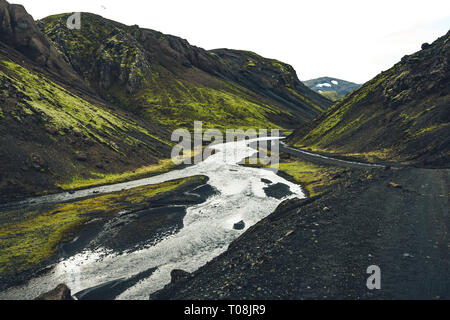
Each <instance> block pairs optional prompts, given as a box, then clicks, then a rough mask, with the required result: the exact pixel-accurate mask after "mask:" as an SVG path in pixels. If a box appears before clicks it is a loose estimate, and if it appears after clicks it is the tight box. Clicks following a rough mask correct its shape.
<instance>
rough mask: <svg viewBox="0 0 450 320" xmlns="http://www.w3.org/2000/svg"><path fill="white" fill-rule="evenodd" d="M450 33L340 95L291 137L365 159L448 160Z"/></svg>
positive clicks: (440, 162)
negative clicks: (448, 38)
mask: <svg viewBox="0 0 450 320" xmlns="http://www.w3.org/2000/svg"><path fill="white" fill-rule="evenodd" d="M444 38H445V37H444ZM444 38H440V39H438V40H436V41H435V43H433V45H431V46H430V47H428V48H427V49H424V50H422V51H419V52H417V53H415V54H413V55H411V56H405V57H404V58H403V59H402V61H401V62H399V63H397V64H396V65H395V66H393V67H392V68H390V69H389V70H387V71H385V72H382V73H381V74H379V75H378V76H377V77H375V78H374V79H373V80H371V81H369V82H368V83H366V84H365V85H363V86H362V87H361V88H359V89H357V90H356V91H354V92H352V93H351V94H349V95H347V96H346V97H345V98H344V99H343V100H341V101H338V102H337V103H336V104H334V105H333V106H332V107H331V108H330V109H328V110H327V111H326V112H324V113H323V114H321V115H320V116H318V117H317V118H316V119H315V120H314V121H313V122H311V123H310V124H308V126H305V127H303V128H299V129H298V130H296V131H295V132H294V134H293V135H292V136H291V137H289V138H288V141H289V143H291V144H293V145H295V146H297V147H301V148H309V149H312V150H316V151H323V152H327V153H335V154H340V155H350V154H351V155H352V156H355V157H358V158H362V159H365V160H368V159H372V160H392V161H400V162H404V163H406V164H414V163H418V162H421V163H425V164H427V165H429V164H430V165H431V164H432V163H436V164H438V165H443V164H444V163H447V164H448V161H447V160H445V158H446V157H448V156H449V155H450V151H449V146H448V143H447V142H445V141H448V139H449V138H450V126H449V121H448V119H449V118H450V114H449V112H450V110H449V108H448V97H449V91H448V90H449V88H448V79H449V74H450V71H449V68H448V65H446V64H445V61H446V57H447V58H448V55H449V52H450V45H449V44H448V43H444V42H445V41H443V39H444ZM430 70H434V71H433V72H432V73H433V74H432V75H431V74H430Z"/></svg>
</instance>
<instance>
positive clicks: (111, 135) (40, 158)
mask: <svg viewBox="0 0 450 320" xmlns="http://www.w3.org/2000/svg"><path fill="white" fill-rule="evenodd" d="M0 35H1V37H0V146H1V148H0V202H6V201H12V200H14V199H20V198H23V197H26V196H30V195H33V194H36V193H46V192H55V191H57V190H60V188H59V185H62V184H70V183H73V182H74V181H75V182H76V181H78V180H80V179H85V178H92V177H102V176H106V175H108V174H110V173H117V172H123V171H127V170H135V169H136V168H139V167H141V166H145V165H149V164H152V163H153V164H155V163H158V161H159V159H161V158H165V157H166V158H168V157H170V149H171V146H170V145H169V144H168V143H167V142H166V141H164V140H163V139H162V138H160V137H167V136H168V132H167V131H165V130H164V129H162V128H160V127H159V126H158V125H154V124H151V123H150V122H145V123H144V122H142V121H140V120H138V119H135V118H133V117H132V116H131V115H130V114H126V113H125V112H122V111H120V110H117V109H113V108H112V107H111V106H109V105H107V104H105V103H104V102H102V101H100V100H99V99H98V98H96V97H95V96H94V95H93V94H92V92H91V91H90V90H89V88H88V86H86V85H85V84H84V83H83V80H81V79H80V78H79V76H78V75H77V74H76V73H75V72H74V70H73V69H72V68H71V66H70V65H69V64H67V63H66V62H65V61H64V59H63V57H62V56H61V55H60V54H59V53H58V51H57V50H56V48H55V47H54V46H53V45H52V44H51V42H50V41H48V40H47V38H46V37H45V36H44V35H43V34H42V33H41V32H40V30H39V29H38V28H37V26H36V25H35V23H34V21H33V20H32V18H31V17H30V16H29V15H28V14H27V13H26V11H25V9H24V8H23V7H22V6H18V5H9V4H8V3H6V2H5V1H3V0H0ZM24 39H25V40H24ZM73 187H76V183H74V184H73Z"/></svg>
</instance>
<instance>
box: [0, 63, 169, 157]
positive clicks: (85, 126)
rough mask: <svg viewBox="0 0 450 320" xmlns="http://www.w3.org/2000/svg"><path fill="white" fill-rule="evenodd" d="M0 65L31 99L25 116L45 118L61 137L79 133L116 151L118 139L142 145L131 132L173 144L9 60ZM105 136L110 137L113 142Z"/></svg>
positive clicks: (26, 107) (17, 86) (25, 109)
mask: <svg viewBox="0 0 450 320" xmlns="http://www.w3.org/2000/svg"><path fill="white" fill-rule="evenodd" d="M0 65H2V66H4V67H6V68H8V69H9V70H10V71H13V72H14V73H15V75H16V76H14V79H13V78H12V77H11V76H8V75H6V74H5V73H3V72H1V70H0V74H1V75H2V76H3V77H6V78H8V79H10V80H12V81H13V83H14V84H15V87H16V89H18V90H19V91H21V92H22V93H24V94H25V95H26V96H27V97H28V101H27V102H28V104H27V105H26V106H25V105H24V108H23V109H24V112H25V113H26V114H31V113H33V112H36V113H41V114H45V118H46V119H47V123H49V124H50V125H51V126H53V127H55V128H56V129H57V130H58V131H59V132H60V134H62V133H63V132H64V131H66V130H72V129H76V130H79V131H80V132H81V133H83V134H84V135H85V136H86V137H91V138H93V139H94V140H96V141H98V142H100V143H102V144H105V145H107V146H108V147H109V148H111V149H113V150H115V151H118V150H117V148H116V146H115V143H113V142H112V140H113V139H117V138H118V139H120V140H122V141H123V142H124V143H126V144H129V145H134V146H138V145H140V144H142V141H140V140H138V139H136V138H133V137H132V136H130V134H129V133H130V132H137V133H142V134H145V135H147V136H148V137H151V138H152V139H154V140H158V141H160V142H163V143H165V144H169V143H168V142H166V141H164V140H162V139H160V138H159V137H157V136H154V135H152V134H150V133H149V132H148V131H147V130H146V129H144V128H142V127H140V126H138V125H136V124H135V123H133V122H131V121H130V120H127V119H124V118H121V117H120V116H118V115H114V114H112V113H110V112H108V111H107V110H106V109H103V108H99V107H97V106H94V105H93V104H91V103H89V102H87V101H86V100H83V99H81V98H80V97H77V96H74V95H73V94H72V93H70V92H69V91H67V90H66V89H64V88H63V87H61V86H59V85H57V84H55V83H54V82H52V81H50V80H48V79H47V78H45V77H43V76H42V75H38V74H36V73H34V72H31V71H29V70H27V69H25V68H23V67H21V66H20V65H18V64H16V63H14V62H11V61H8V60H3V61H0ZM30 108H31V109H33V110H31V109H30ZM18 120H19V121H20V120H21V119H20V118H19V119H18ZM105 136H109V137H110V138H111V140H108V139H107V138H105ZM169 145H170V144H169Z"/></svg>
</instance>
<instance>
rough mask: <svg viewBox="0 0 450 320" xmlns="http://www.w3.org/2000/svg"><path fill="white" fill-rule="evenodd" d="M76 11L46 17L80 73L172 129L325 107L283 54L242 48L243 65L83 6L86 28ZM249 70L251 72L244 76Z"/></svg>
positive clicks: (241, 122) (266, 120)
mask: <svg viewBox="0 0 450 320" xmlns="http://www.w3.org/2000/svg"><path fill="white" fill-rule="evenodd" d="M68 16H69V14H64V15H57V16H50V17H47V18H45V19H42V20H41V21H40V22H39V24H40V27H41V30H42V31H43V32H44V33H45V34H46V35H47V36H48V37H49V38H50V39H51V40H52V41H53V42H54V43H55V45H56V46H57V47H58V48H59V50H60V52H62V53H63V54H64V55H65V56H66V58H67V60H68V61H69V62H70V63H71V65H72V66H73V67H74V69H75V70H76V71H77V73H78V74H79V75H80V76H81V77H83V78H84V79H85V80H86V81H87V82H89V83H90V84H91V87H93V88H95V89H96V91H97V92H99V93H100V95H101V96H102V97H103V98H104V99H106V100H107V101H110V102H112V103H114V104H116V105H118V106H121V107H124V108H126V109H128V110H132V111H133V112H134V113H136V114H138V115H139V116H143V117H144V119H147V120H149V121H158V122H159V123H160V124H162V125H163V126H165V127H166V128H169V129H174V128H178V127H191V126H192V122H193V120H198V121H203V122H205V123H206V124H205V127H206V128H213V127H214V128H219V129H222V128H225V127H227V128H238V127H244V128H266V127H268V128H272V127H276V128H280V127H283V128H286V127H289V128H292V124H293V123H297V122H298V119H297V118H298V117H299V115H301V117H302V121H303V119H304V118H307V119H312V117H313V116H314V115H315V114H317V113H318V112H320V111H321V110H323V107H322V102H323V101H322V100H321V101H320V102H319V101H315V98H317V97H316V96H311V97H310V96H308V97H306V95H305V97H304V96H303V95H304V94H303V91H302V89H303V87H301V86H302V85H301V83H300V82H299V81H298V79H297V78H296V74H295V71H294V70H293V68H292V67H291V66H289V65H287V64H284V63H282V62H280V61H277V60H274V59H266V58H263V57H261V56H259V55H257V54H255V53H251V52H246V51H241V52H237V51H236V53H235V54H237V55H238V56H239V57H238V60H239V61H241V60H242V63H241V62H239V63H238V65H235V64H234V63H233V62H232V61H229V60H228V59H227V58H226V57H223V56H222V55H220V54H216V53H215V52H213V51H206V50H203V49H201V48H197V47H194V46H191V45H190V44H189V43H188V42H187V41H186V40H184V39H180V38H177V37H174V36H170V35H163V34H161V33H159V32H156V31H153V30H148V29H141V28H139V27H138V26H125V25H123V24H120V23H117V22H114V21H110V20H107V19H104V18H102V17H100V16H97V15H93V14H89V13H82V15H81V17H82V21H81V25H82V27H81V29H80V30H69V29H68V28H66V27H65V23H66V20H67V17H68ZM235 68H236V70H234V69H235ZM241 69H242V70H244V69H247V70H248V72H247V73H245V74H241V75H240V76H238V75H237V74H238V73H239V72H240V70H241ZM237 72H238V73H237ZM242 75H244V77H242ZM247 78H248V79H247ZM241 79H242V81H241ZM256 83H257V85H255V84H256ZM261 86H262V87H263V88H262V89H261V90H259V89H257V88H260V87H261ZM287 88H289V89H290V90H292V91H293V92H295V93H296V94H293V93H292V92H290V91H288V90H287ZM305 89H306V88H305ZM306 90H307V89H306ZM313 94H314V93H313ZM319 100H320V99H319ZM324 101H325V100H324ZM283 104H286V106H289V108H287V107H285V106H284V105H283ZM328 105H329V104H328V103H326V106H328ZM310 108H312V110H309V109H310ZM291 109H294V110H291ZM297 109H299V110H300V111H301V112H300V111H298V110H297ZM302 109H305V110H302ZM294 111H295V112H294ZM286 122H287V123H286ZM285 123H286V124H285Z"/></svg>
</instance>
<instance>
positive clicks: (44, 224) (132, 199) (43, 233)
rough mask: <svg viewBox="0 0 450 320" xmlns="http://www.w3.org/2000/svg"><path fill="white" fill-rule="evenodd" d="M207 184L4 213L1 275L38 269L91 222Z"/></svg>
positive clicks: (167, 185) (177, 183) (168, 185)
mask: <svg viewBox="0 0 450 320" xmlns="http://www.w3.org/2000/svg"><path fill="white" fill-rule="evenodd" d="M206 181H207V178H206V177H204V176H194V177H189V178H184V179H178V180H173V181H168V182H164V183H161V184H157V185H150V186H143V187H138V188H134V189H130V190H126V191H120V192H115V193H111V194H106V195H99V196H94V197H92V198H89V199H85V200H79V201H75V202H71V203H63V204H57V205H52V206H50V207H47V208H44V209H38V210H34V211H30V212H27V211H25V212H23V211H21V210H18V211H9V212H3V213H2V214H1V217H0V221H1V227H0V274H2V275H5V274H14V273H17V272H23V271H27V270H31V269H33V268H35V267H37V266H39V265H40V264H42V263H43V262H45V261H47V260H48V259H49V258H51V257H52V256H54V255H55V253H56V248H57V245H58V244H59V243H61V242H67V241H71V239H73V238H74V237H75V236H76V234H77V232H78V231H79V230H81V228H82V226H83V225H84V224H85V223H86V222H88V221H90V220H91V219H94V218H96V217H102V216H105V215H107V216H113V215H115V214H117V213H119V212H120V211H123V210H126V209H133V208H136V207H139V206H141V207H142V206H143V207H145V206H146V205H149V204H151V202H152V199H153V198H154V197H155V196H161V195H163V194H164V193H167V192H170V191H175V190H177V189H179V188H182V187H183V186H184V185H185V184H187V183H205V182H206Z"/></svg>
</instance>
